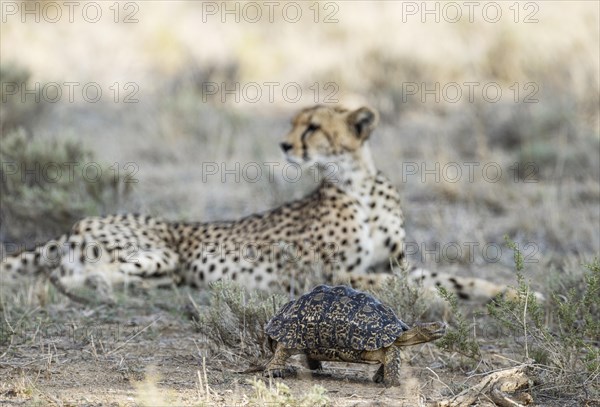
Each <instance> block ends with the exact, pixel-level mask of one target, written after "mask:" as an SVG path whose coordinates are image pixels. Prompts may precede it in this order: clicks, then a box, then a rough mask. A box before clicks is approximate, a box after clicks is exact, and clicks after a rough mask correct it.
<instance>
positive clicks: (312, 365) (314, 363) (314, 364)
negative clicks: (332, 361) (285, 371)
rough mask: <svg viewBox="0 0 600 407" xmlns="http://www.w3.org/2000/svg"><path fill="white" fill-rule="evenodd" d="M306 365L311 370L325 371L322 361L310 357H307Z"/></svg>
mask: <svg viewBox="0 0 600 407" xmlns="http://www.w3.org/2000/svg"><path fill="white" fill-rule="evenodd" d="M306 363H307V364H308V368H309V369H310V370H323V365H322V364H321V361H320V360H316V359H312V358H311V357H310V356H308V355H307V356H306Z"/></svg>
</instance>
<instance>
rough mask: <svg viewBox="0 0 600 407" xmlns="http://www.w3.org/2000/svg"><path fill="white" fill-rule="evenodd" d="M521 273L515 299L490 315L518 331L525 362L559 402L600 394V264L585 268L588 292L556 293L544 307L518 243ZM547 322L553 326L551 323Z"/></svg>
mask: <svg viewBox="0 0 600 407" xmlns="http://www.w3.org/2000/svg"><path fill="white" fill-rule="evenodd" d="M506 239H507V244H508V246H509V247H510V248H512V249H513V250H514V252H515V263H516V270H517V281H518V286H517V293H518V295H517V297H516V299H510V300H509V299H500V300H498V301H497V302H496V303H495V304H493V305H492V304H490V306H489V307H488V310H489V313H490V315H491V316H492V317H493V318H494V320H495V321H496V322H497V323H499V324H500V325H502V326H503V327H504V328H506V329H508V330H509V331H510V332H513V333H514V334H515V335H514V336H515V338H523V339H522V340H516V341H515V342H516V344H517V346H518V347H520V349H521V351H522V353H523V359H524V361H526V362H531V361H533V362H534V363H535V366H536V367H537V370H538V374H539V377H540V382H541V383H542V384H541V386H540V387H541V388H545V389H546V390H547V391H548V392H549V393H551V394H553V395H555V396H557V397H560V396H565V395H566V396H569V397H573V396H574V397H578V396H581V395H583V394H587V396H586V397H587V398H597V397H598V396H599V395H600V383H599V380H598V377H599V375H600V319H599V318H598V315H599V312H600V261H599V260H598V259H595V260H594V261H593V262H592V263H591V264H588V265H586V266H585V267H586V269H587V271H586V272H584V275H583V281H584V283H585V284H584V288H583V290H582V291H580V290H576V289H574V288H573V289H571V290H569V291H568V292H566V293H562V294H559V293H554V294H553V295H552V297H551V298H550V299H549V300H548V301H549V303H548V304H546V307H545V309H546V312H544V307H543V306H542V305H541V304H539V302H538V301H537V299H536V297H535V296H534V295H533V292H532V290H531V289H530V287H529V285H528V284H527V282H526V280H525V277H524V276H523V274H522V270H523V261H522V255H521V253H520V251H519V250H518V248H517V247H516V245H515V244H514V242H512V241H510V240H509V239H508V238H506ZM547 321H553V322H552V323H548V322H547Z"/></svg>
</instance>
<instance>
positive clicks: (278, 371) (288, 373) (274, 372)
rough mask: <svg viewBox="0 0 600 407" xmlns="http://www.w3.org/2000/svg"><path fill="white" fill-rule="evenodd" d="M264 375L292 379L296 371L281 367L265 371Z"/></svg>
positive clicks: (291, 368)
mask: <svg viewBox="0 0 600 407" xmlns="http://www.w3.org/2000/svg"><path fill="white" fill-rule="evenodd" d="M264 375H265V376H266V377H281V378H282V379H283V378H286V377H293V376H296V369H294V368H293V367H283V368H274V369H267V370H265V373H264Z"/></svg>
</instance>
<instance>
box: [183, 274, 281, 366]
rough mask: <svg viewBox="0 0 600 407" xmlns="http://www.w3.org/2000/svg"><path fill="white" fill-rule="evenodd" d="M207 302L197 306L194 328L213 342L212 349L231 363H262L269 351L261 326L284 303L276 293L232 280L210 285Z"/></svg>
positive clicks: (262, 326)
mask: <svg viewBox="0 0 600 407" xmlns="http://www.w3.org/2000/svg"><path fill="white" fill-rule="evenodd" d="M210 294H211V295H210V303H209V305H208V306H207V307H198V306H196V312H197V320H195V321H194V326H195V327H196V329H197V330H198V331H199V332H200V333H202V334H204V335H205V336H206V337H207V338H208V339H209V340H210V341H211V345H212V347H211V348H212V351H213V352H214V353H218V354H220V355H222V356H223V357H224V358H225V359H226V360H229V361H230V362H239V361H240V359H241V361H242V362H244V363H246V364H250V365H262V364H264V363H265V361H266V359H267V358H268V356H270V354H271V350H270V349H269V347H268V342H267V336H266V335H265V332H264V328H265V325H266V324H267V322H268V321H269V319H271V317H272V316H273V315H274V314H275V312H277V311H278V310H279V308H281V306H282V305H283V304H285V303H286V302H287V300H286V299H285V297H283V296H282V295H278V294H266V293H263V292H258V291H253V292H250V293H249V292H248V291H247V290H246V289H245V288H244V287H242V286H240V285H239V284H237V283H234V282H232V281H225V280H223V281H219V282H215V283H213V284H211V286H210Z"/></svg>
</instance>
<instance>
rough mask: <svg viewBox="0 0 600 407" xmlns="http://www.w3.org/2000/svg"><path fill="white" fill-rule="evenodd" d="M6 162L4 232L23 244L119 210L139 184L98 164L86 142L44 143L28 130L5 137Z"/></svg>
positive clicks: (0, 153) (0, 154) (0, 205)
mask: <svg viewBox="0 0 600 407" xmlns="http://www.w3.org/2000/svg"><path fill="white" fill-rule="evenodd" d="M0 164H1V165H0V182H1V192H2V193H1V195H0V216H1V217H2V225H1V234H2V235H3V239H4V240H5V241H11V242H15V243H18V244H22V243H30V242H31V240H37V239H48V238H53V237H55V236H58V235H60V234H62V233H64V232H66V231H67V230H68V229H69V227H70V226H71V225H72V224H73V223H74V222H75V221H77V220H78V219H80V218H82V217H84V216H88V215H100V214H105V213H107V212H114V211H115V210H116V209H117V208H118V205H119V202H120V200H122V199H124V198H125V197H126V196H127V195H128V193H129V192H130V188H131V186H132V185H133V184H132V183H129V182H127V180H125V179H122V178H121V177H118V176H115V174H114V172H112V171H111V170H110V169H109V168H108V167H107V166H105V165H101V164H98V163H96V162H95V161H94V157H93V154H92V153H91V152H90V151H88V150H86V149H85V148H84V147H83V146H82V145H81V144H80V143H78V142H76V141H72V140H41V139H39V138H36V137H32V136H28V135H27V134H26V132H25V131H24V130H23V129H17V130H13V131H11V132H9V133H8V134H6V135H3V138H2V143H0ZM31 233H33V235H32V234H31Z"/></svg>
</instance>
